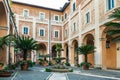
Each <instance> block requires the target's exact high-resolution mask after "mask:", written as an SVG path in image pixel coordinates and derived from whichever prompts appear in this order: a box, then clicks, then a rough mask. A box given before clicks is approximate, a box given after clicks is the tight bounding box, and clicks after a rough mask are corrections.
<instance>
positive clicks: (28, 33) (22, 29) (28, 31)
mask: <svg viewBox="0 0 120 80" xmlns="http://www.w3.org/2000/svg"><path fill="white" fill-rule="evenodd" d="M25 27H26V28H28V34H25V35H29V27H28V26H23V27H22V34H24V28H25Z"/></svg>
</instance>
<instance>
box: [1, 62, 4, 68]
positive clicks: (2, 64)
mask: <svg viewBox="0 0 120 80" xmlns="http://www.w3.org/2000/svg"><path fill="white" fill-rule="evenodd" d="M3 66H4V63H2V62H0V70H2V69H3Z"/></svg>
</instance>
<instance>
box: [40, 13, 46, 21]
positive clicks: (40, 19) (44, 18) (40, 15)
mask: <svg viewBox="0 0 120 80" xmlns="http://www.w3.org/2000/svg"><path fill="white" fill-rule="evenodd" d="M41 13H42V14H44V18H43V19H41ZM39 19H40V20H44V19H45V13H44V12H39Z"/></svg>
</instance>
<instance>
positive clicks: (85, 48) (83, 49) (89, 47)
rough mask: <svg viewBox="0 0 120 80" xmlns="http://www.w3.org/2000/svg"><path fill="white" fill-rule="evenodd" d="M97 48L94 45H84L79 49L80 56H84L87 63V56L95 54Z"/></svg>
mask: <svg viewBox="0 0 120 80" xmlns="http://www.w3.org/2000/svg"><path fill="white" fill-rule="evenodd" d="M94 49H95V47H94V46H93V45H83V46H80V47H78V48H77V51H78V53H79V54H83V55H84V57H85V62H87V55H88V54H90V53H93V52H94Z"/></svg>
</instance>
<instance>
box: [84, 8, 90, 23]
mask: <svg viewBox="0 0 120 80" xmlns="http://www.w3.org/2000/svg"><path fill="white" fill-rule="evenodd" d="M88 12H89V14H90V16H89V18H90V21H89V22H87V16H86V14H87V13H88ZM84 19H85V24H88V23H90V22H91V12H90V10H89V11H87V12H86V13H85V17H84Z"/></svg>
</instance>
